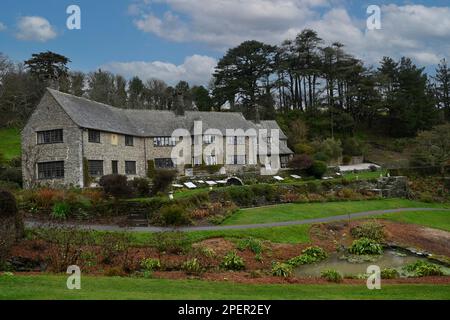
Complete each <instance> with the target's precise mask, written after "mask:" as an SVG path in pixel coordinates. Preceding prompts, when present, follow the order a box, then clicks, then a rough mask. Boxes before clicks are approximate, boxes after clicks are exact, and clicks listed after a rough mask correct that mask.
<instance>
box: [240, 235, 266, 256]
mask: <svg viewBox="0 0 450 320" xmlns="http://www.w3.org/2000/svg"><path fill="white" fill-rule="evenodd" d="M237 248H238V249H239V250H240V251H244V250H245V249H247V248H248V249H250V250H251V251H252V252H253V253H256V254H260V253H262V251H263V245H262V242H261V240H258V239H254V238H246V239H242V240H240V241H239V243H238V245H237Z"/></svg>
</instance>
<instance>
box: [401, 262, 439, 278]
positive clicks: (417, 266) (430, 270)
mask: <svg viewBox="0 0 450 320" xmlns="http://www.w3.org/2000/svg"><path fill="white" fill-rule="evenodd" d="M404 269H405V270H406V271H408V272H412V273H414V275H415V276H416V277H426V276H442V275H443V274H444V273H443V272H442V269H441V267H439V266H438V265H435V264H433V263H429V262H427V261H422V260H418V261H416V262H413V263H411V264H408V265H406V266H405V267H404Z"/></svg>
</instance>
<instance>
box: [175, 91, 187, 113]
mask: <svg viewBox="0 0 450 320" xmlns="http://www.w3.org/2000/svg"><path fill="white" fill-rule="evenodd" d="M184 109H185V108H184V97H183V95H182V94H181V93H177V95H176V97H175V108H174V110H175V114H176V115H177V116H184Z"/></svg>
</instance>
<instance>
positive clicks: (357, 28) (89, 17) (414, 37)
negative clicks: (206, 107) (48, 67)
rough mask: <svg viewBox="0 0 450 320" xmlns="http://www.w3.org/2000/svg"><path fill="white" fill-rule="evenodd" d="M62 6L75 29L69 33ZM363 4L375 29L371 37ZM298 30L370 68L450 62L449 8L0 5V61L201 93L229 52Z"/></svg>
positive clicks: (96, 2) (291, 0) (397, 0)
mask: <svg viewBox="0 0 450 320" xmlns="http://www.w3.org/2000/svg"><path fill="white" fill-rule="evenodd" d="M70 5H77V6H78V7H79V8H80V11H81V19H80V21H81V29H76V30H69V29H68V28H67V26H66V21H67V19H68V18H69V15H70V14H68V13H66V10H67V8H68V7H69V6H70ZM370 5H377V6H378V7H379V8H380V23H381V25H380V26H381V29H376V30H369V29H368V28H367V23H366V21H367V19H368V17H369V16H370V15H371V14H368V13H367V8H368V7H369V6H370ZM304 28H311V29H314V30H316V31H317V32H318V33H319V36H320V37H321V38H323V39H324V43H325V44H331V43H332V42H335V41H339V42H341V43H343V44H344V45H345V46H346V47H347V51H349V52H350V53H352V54H354V55H355V56H356V57H358V58H360V59H363V60H364V61H365V63H366V64H367V65H374V66H376V65H377V62H378V61H380V59H381V58H382V57H383V56H391V57H394V58H400V57H401V56H409V57H411V58H412V59H413V60H414V62H415V63H417V64H418V65H420V66H423V67H426V70H427V72H430V73H432V72H433V70H434V68H435V66H436V65H437V64H438V63H439V61H440V60H441V59H442V58H446V59H449V58H450V0H423V1H420V0H417V1H403V0H369V1H366V0H120V1H111V0H78V1H77V0H70V1H66V0H39V1H36V0H2V1H1V3H0V52H2V53H3V54H5V55H7V56H8V57H9V58H11V59H12V60H14V61H16V62H20V61H24V60H26V59H27V58H29V57H30V56H31V54H32V53H36V52H42V51H47V50H50V51H54V52H57V53H60V54H63V55H65V56H67V57H69V58H70V59H71V61H72V62H71V64H70V65H69V67H70V69H72V70H80V71H84V72H89V71H93V70H96V69H98V68H101V69H102V70H109V71H111V72H114V73H120V74H122V75H123V76H125V77H127V78H131V77H133V76H135V75H137V76H139V77H141V78H142V79H150V78H158V79H162V80H164V81H166V82H167V83H169V84H171V85H173V84H175V83H177V82H178V81H180V80H185V81H188V82H189V83H190V84H192V85H194V84H196V85H197V84H203V85H207V84H208V82H209V80H210V79H211V75H212V73H213V71H214V67H215V66H216V63H217V61H218V59H220V58H221V57H222V56H223V55H224V53H225V52H226V51H227V49H229V48H232V47H234V46H236V45H239V44H240V43H241V42H243V41H245V40H258V41H262V42H266V43H269V44H280V43H281V42H282V41H283V40H285V39H292V38H294V37H295V35H296V34H298V33H299V32H300V31H301V30H303V29H304Z"/></svg>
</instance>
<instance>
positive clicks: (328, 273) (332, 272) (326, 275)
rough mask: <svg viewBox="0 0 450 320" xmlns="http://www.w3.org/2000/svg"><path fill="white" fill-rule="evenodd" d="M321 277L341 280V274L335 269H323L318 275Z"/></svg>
mask: <svg viewBox="0 0 450 320" xmlns="http://www.w3.org/2000/svg"><path fill="white" fill-rule="evenodd" d="M320 276H321V277H322V278H324V279H326V280H327V281H329V282H336V283H339V282H342V279H343V278H342V275H341V274H340V273H339V272H338V271H336V270H325V271H323V272H322V273H321V275H320Z"/></svg>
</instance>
